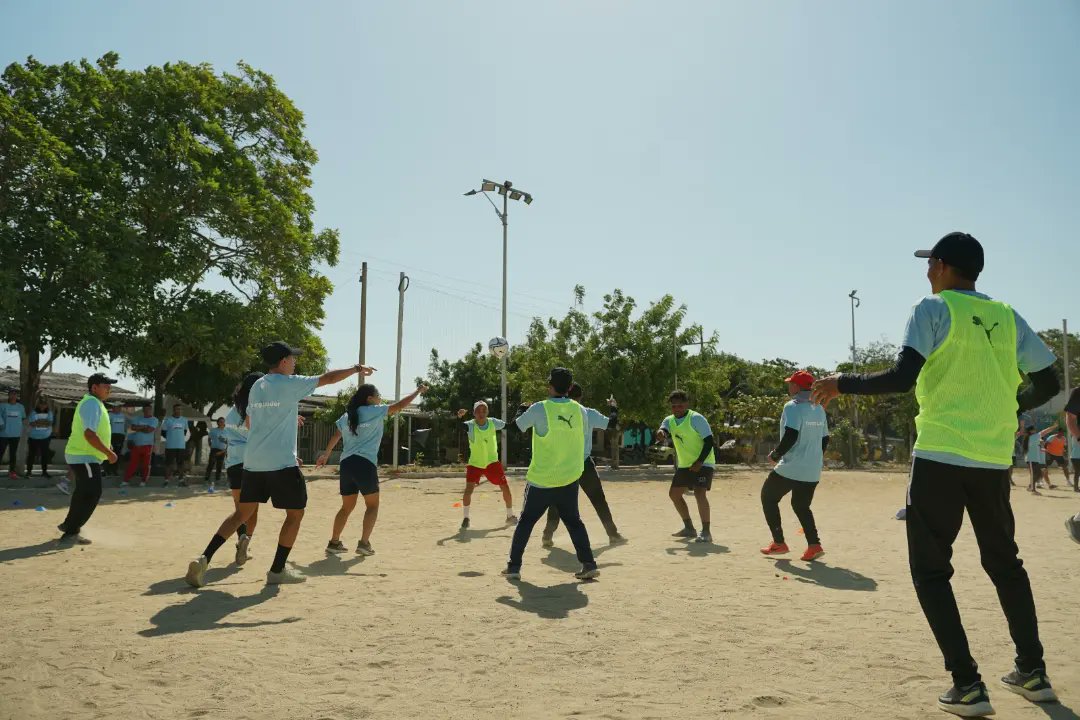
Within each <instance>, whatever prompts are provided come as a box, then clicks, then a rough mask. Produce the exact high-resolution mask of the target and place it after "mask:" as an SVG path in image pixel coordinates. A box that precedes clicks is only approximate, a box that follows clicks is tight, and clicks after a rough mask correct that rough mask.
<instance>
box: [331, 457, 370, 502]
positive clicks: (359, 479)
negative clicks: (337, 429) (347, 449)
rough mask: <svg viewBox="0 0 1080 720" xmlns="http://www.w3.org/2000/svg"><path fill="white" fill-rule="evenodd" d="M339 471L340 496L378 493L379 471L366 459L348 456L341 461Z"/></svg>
mask: <svg viewBox="0 0 1080 720" xmlns="http://www.w3.org/2000/svg"><path fill="white" fill-rule="evenodd" d="M340 471H341V494H342V495H356V494H360V495H374V494H375V493H377V492H379V470H378V468H376V467H375V466H374V465H373V464H372V463H371V461H370V460H368V459H367V458H365V457H360V456H359V455H350V456H349V457H347V458H345V459H344V460H342V461H341V466H340Z"/></svg>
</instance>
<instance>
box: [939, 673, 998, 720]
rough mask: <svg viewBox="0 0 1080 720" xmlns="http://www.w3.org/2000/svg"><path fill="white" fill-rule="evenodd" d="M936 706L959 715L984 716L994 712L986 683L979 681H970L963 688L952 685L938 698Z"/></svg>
mask: <svg viewBox="0 0 1080 720" xmlns="http://www.w3.org/2000/svg"><path fill="white" fill-rule="evenodd" d="M937 706H938V709H939V710H944V711H945V712H947V713H952V714H953V715H959V716H960V717H986V716H988V715H993V714H994V706H993V705H991V704H990V696H989V695H988V694H987V693H986V685H985V684H983V683H981V682H977V683H972V684H971V685H968V686H967V687H964V688H958V687H956V686H955V685H954V686H953V687H951V688H949V691H948V692H947V693H945V694H944V695H942V696H941V697H939V698H938V701H937Z"/></svg>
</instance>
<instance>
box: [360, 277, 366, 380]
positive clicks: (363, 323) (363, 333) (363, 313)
mask: <svg viewBox="0 0 1080 720" xmlns="http://www.w3.org/2000/svg"><path fill="white" fill-rule="evenodd" d="M367 281H368V274H367V262H366V261H365V262H364V263H362V264H361V265H360V364H361V365H363V364H364V363H365V362H366V361H367Z"/></svg>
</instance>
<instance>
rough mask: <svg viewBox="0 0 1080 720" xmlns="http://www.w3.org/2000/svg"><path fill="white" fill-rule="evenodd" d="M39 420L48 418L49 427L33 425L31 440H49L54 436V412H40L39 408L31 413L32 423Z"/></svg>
mask: <svg viewBox="0 0 1080 720" xmlns="http://www.w3.org/2000/svg"><path fill="white" fill-rule="evenodd" d="M38 420H48V421H49V427H34V426H33V425H31V426H30V435H29V438H30V439H31V440H48V439H49V438H50V437H52V424H53V414H52V413H51V412H48V411H46V412H38V411H37V410H35V411H34V412H32V413H30V422H31V423H33V422H37V421H38Z"/></svg>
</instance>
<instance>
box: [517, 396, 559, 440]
mask: <svg viewBox="0 0 1080 720" xmlns="http://www.w3.org/2000/svg"><path fill="white" fill-rule="evenodd" d="M548 400H551V401H552V402H557V403H568V402H570V398H564V397H556V398H548ZM516 422H517V426H518V429H519V430H521V431H522V432H525V431H526V430H528V429H529V428H532V431H533V432H534V433H536V435H537V437H544V436H545V435H547V431H548V422H547V413H546V412H544V403H542V402H538V403H533V404H532V405H530V406H529V409H528V410H526V411H525V412H523V413H521V415H519V416H518V419H517V421H516Z"/></svg>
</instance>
